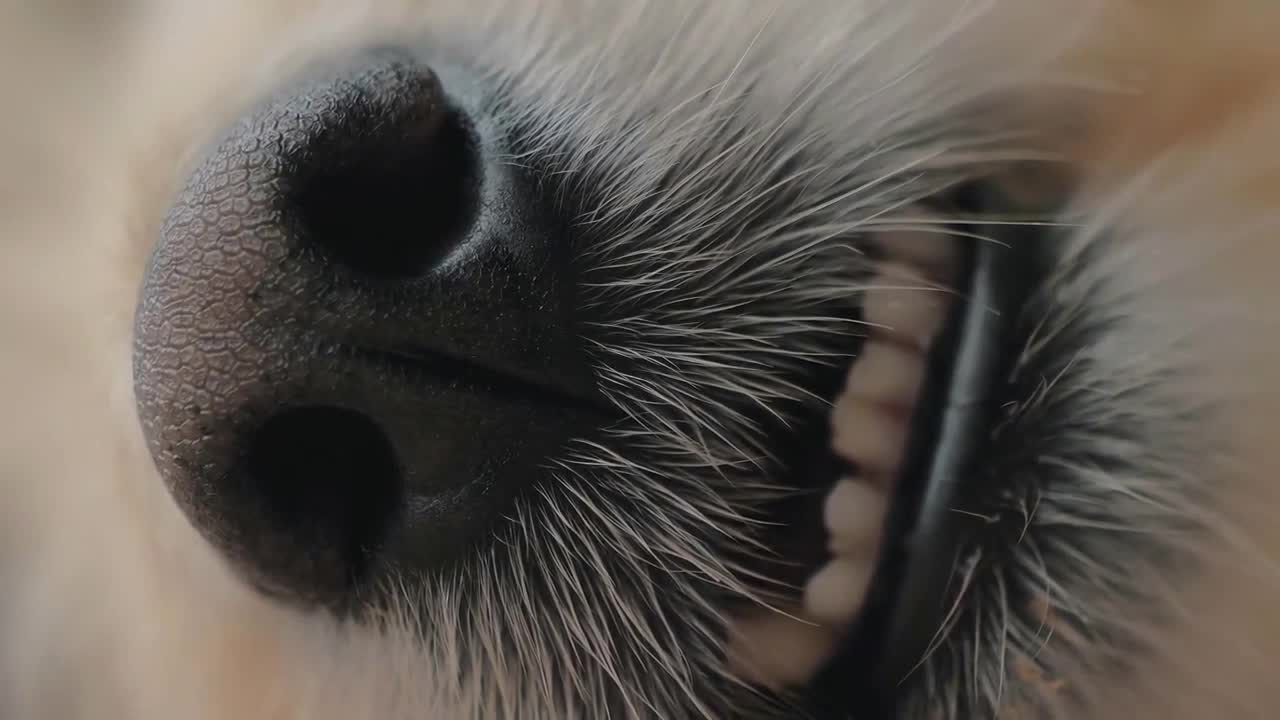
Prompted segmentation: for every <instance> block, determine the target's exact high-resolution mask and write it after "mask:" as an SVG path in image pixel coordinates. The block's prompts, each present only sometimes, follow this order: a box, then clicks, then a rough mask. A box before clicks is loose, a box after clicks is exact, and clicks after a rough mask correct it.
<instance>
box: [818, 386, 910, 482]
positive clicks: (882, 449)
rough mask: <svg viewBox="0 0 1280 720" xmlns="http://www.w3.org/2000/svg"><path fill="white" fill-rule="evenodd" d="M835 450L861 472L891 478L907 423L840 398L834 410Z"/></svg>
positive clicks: (849, 398)
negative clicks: (855, 465)
mask: <svg viewBox="0 0 1280 720" xmlns="http://www.w3.org/2000/svg"><path fill="white" fill-rule="evenodd" d="M833 426H834V429H835V450H836V452H837V453H839V454H840V455H842V456H843V457H844V458H845V459H847V460H850V461H852V462H855V463H857V464H858V467H859V468H860V469H861V470H863V471H864V472H868V473H874V474H876V475H893V474H896V473H897V470H898V466H899V465H900V464H901V463H902V453H903V450H904V448H905V447H906V442H907V422H906V419H905V418H903V417H902V416H901V415H900V414H899V413H895V412H894V411H893V410H891V409H890V408H887V407H885V406H882V405H877V404H873V403H869V402H866V401H864V400H859V399H858V398H856V397H852V396H848V395H846V396H844V397H843V398H842V399H841V400H840V401H839V402H837V403H836V407H835V418H834V422H833Z"/></svg>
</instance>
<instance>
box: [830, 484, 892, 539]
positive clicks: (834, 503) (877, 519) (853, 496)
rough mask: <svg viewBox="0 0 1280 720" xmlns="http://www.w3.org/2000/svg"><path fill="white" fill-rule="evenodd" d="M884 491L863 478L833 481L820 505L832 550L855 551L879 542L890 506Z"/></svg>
mask: <svg viewBox="0 0 1280 720" xmlns="http://www.w3.org/2000/svg"><path fill="white" fill-rule="evenodd" d="M885 493H886V491H885V490H884V489H882V488H879V487H876V486H874V485H872V484H871V483H868V482H866V481H864V480H857V479H854V478H845V479H843V480H841V481H839V482H837V483H836V485H835V487H834V488H832V490H831V493H830V494H829V495H827V501H826V503H825V504H824V505H823V520H824V521H825V522H826V526H827V533H828V534H829V535H830V536H831V537H830V549H831V551H832V552H833V553H836V554H842V553H843V554H850V553H856V552H858V551H860V550H865V549H866V548H868V547H873V546H875V545H877V544H878V543H879V541H880V531H881V528H882V527H883V526H884V518H885V515H886V513H887V512H888V509H889V499H888V497H886V494H885Z"/></svg>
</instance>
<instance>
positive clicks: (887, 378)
mask: <svg viewBox="0 0 1280 720" xmlns="http://www.w3.org/2000/svg"><path fill="white" fill-rule="evenodd" d="M923 381H924V355H923V354H921V353H920V352H919V351H917V350H915V349H912V348H909V347H903V346H901V345H896V344H894V343H888V342H884V341H881V340H877V339H875V338H872V339H870V340H868V341H867V343H866V345H865V346H864V347H863V348H862V352H861V353H859V354H858V359H857V361H856V362H854V364H853V367H852V368H851V369H850V370H849V380H848V382H847V383H846V384H845V391H844V392H845V395H847V396H850V397H855V398H859V399H864V400H869V401H873V402H880V403H884V404H887V405H894V406H898V407H904V408H910V407H911V406H912V405H914V404H915V401H916V396H917V395H919V394H920V384H921V383H922V382H923Z"/></svg>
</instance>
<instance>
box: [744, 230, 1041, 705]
mask: <svg viewBox="0 0 1280 720" xmlns="http://www.w3.org/2000/svg"><path fill="white" fill-rule="evenodd" d="M956 224H957V223H955V221H954V220H952V221H948V219H947V217H946V216H944V215H940V214H938V213H936V212H930V211H923V214H922V215H921V216H919V217H912V218H911V219H910V221H909V222H904V223H903V225H902V228H901V229H889V230H886V231H882V232H877V233H875V234H874V235H873V237H872V238H870V249H869V252H868V254H869V255H871V256H872V258H873V260H874V261H875V262H874V267H875V269H874V271H873V273H872V276H871V277H870V279H869V280H868V281H867V282H866V289H865V290H864V291H863V301H862V304H861V307H862V317H861V322H862V323H864V324H865V326H866V328H867V330H866V337H865V339H864V341H863V344H862V347H861V348H860V350H859V351H858V353H857V355H856V356H855V357H854V358H853V360H852V363H851V364H850V365H849V366H848V370H847V373H846V374H845V377H844V379H843V384H842V386H841V388H840V390H839V392H838V394H837V395H836V397H835V398H834V400H833V401H832V403H831V407H830V413H829V423H828V431H829V445H828V446H827V448H826V449H825V450H824V452H823V454H824V456H825V457H823V458H822V459H821V461H820V462H817V463H815V464H814V467H817V468H819V469H818V470H816V471H815V472H816V474H817V475H818V476H819V477H818V479H816V480H813V481H812V482H811V483H810V487H814V488H816V490H817V492H816V495H817V501H816V502H810V503H808V504H807V505H805V506H804V508H803V510H801V511H800V512H799V513H798V514H795V513H793V514H792V515H791V516H790V517H788V518H786V520H785V521H781V522H779V523H778V527H779V528H780V529H779V531H778V532H779V534H780V535H786V536H787V538H786V539H784V540H781V541H779V544H780V545H781V546H783V547H788V548H793V547H797V546H799V547H802V548H803V550H802V551H801V552H799V553H798V554H799V555H801V556H803V557H802V558H800V560H801V562H800V564H801V565H802V566H803V567H802V569H801V570H800V571H799V578H798V579H799V582H798V583H796V584H795V585H794V586H793V589H792V592H790V593H782V594H780V595H775V596H773V597H771V598H770V602H767V603H761V604H753V605H750V606H747V607H743V608H738V609H735V610H734V611H733V612H732V613H731V620H730V626H729V631H728V635H729V637H728V648H727V653H726V662H727V664H728V666H729V670H730V672H731V673H732V674H733V675H734V676H736V677H738V678H739V679H741V680H744V681H746V682H748V683H751V684H755V685H759V686H764V687H767V688H770V689H772V690H774V691H782V692H785V691H789V690H796V689H801V688H808V690H807V693H806V697H808V698H809V699H810V700H811V701H816V702H817V703H819V705H820V706H823V707H827V706H830V705H831V704H832V703H834V704H836V705H847V704H848V703H849V702H850V699H849V698H850V697H851V696H853V695H856V696H857V700H856V702H857V705H858V707H862V708H865V707H880V708H883V707H885V706H886V705H888V704H892V703H893V699H892V698H893V696H894V695H895V688H896V687H897V686H898V685H900V684H901V682H902V681H903V680H904V679H906V678H907V677H908V676H909V675H910V674H911V673H912V672H913V671H914V670H915V669H916V668H917V667H918V664H919V663H920V662H921V661H922V659H923V658H925V657H926V655H927V654H928V652H929V650H930V648H931V646H932V644H933V643H934V642H935V641H936V640H937V638H938V633H939V632H940V628H944V627H945V625H946V618H947V614H948V601H947V598H948V595H949V593H950V592H951V591H953V590H954V588H952V587H951V586H950V583H951V581H952V577H953V575H954V571H955V568H956V563H957V561H958V559H959V557H960V549H961V548H962V547H963V546H964V541H965V540H966V537H967V536H968V535H969V534H970V533H971V532H972V528H973V522H974V518H966V517H962V516H961V515H959V514H958V512H959V511H958V510H956V509H955V508H956V507H957V506H958V505H960V504H962V503H961V502H959V500H961V499H969V498H972V497H973V495H974V494H975V493H982V492H984V490H983V488H981V487H979V486H980V485H982V482H983V481H982V480H981V479H980V478H981V473H980V472H979V469H978V467H977V464H978V463H980V462H981V458H982V455H983V451H984V449H985V448H984V444H985V442H986V440H987V438H988V437H989V435H990V431H991V429H992V428H993V427H994V426H995V424H996V423H997V422H998V421H999V415H1000V412H1001V404H1000V402H999V399H998V398H999V397H1000V393H999V390H1000V386H1001V384H1002V383H1004V382H1005V381H1006V380H1007V378H1008V375H1009V373H1010V372H1011V370H1012V365H1013V360H1014V358H1016V357H1017V352H1018V345H1017V340H1018V338H1017V336H1016V332H1015V331H1016V328H1015V327H1014V320H1015V317H1016V311H1017V310H1018V308H1019V307H1020V306H1021V305H1022V304H1023V303H1025V302H1026V300H1027V298H1028V296H1029V293H1030V290H1031V286H1032V282H1033V280H1032V279H1033V278H1034V277H1035V276H1036V270H1037V262H1036V258H1035V256H1034V253H1033V251H1032V249H1031V247H1030V246H1031V245H1032V244H1031V243H1026V242H1019V240H1020V239H1023V240H1025V239H1026V238H1019V237H1015V236H1014V235H1015V233H1010V232H1007V231H1006V229H1004V228H998V227H994V228H993V227H981V226H975V227H973V228H972V230H971V231H957V230H956ZM797 537H798V538H800V539H799V540H797V539H796V538H797ZM815 545H816V547H815ZM789 559H793V558H789ZM775 600H776V601H775Z"/></svg>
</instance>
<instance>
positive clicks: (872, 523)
mask: <svg viewBox="0 0 1280 720" xmlns="http://www.w3.org/2000/svg"><path fill="white" fill-rule="evenodd" d="M907 222H908V221H904V225H906V224H907ZM915 222H917V223H919V224H921V225H924V224H928V226H929V227H928V228H926V229H915V230H893V231H888V232H883V233H879V234H878V235H876V236H875V238H874V242H875V243H876V244H877V245H878V248H879V250H880V256H881V257H882V258H883V262H882V263H881V264H880V266H879V269H878V271H877V274H876V276H875V277H874V278H873V279H872V280H871V281H870V282H869V283H868V290H867V291H866V293H865V295H864V301H863V320H865V321H866V322H867V323H868V324H870V325H872V326H873V327H874V328H875V329H874V330H873V332H872V334H871V337H870V338H868V340H867V341H866V344H865V345H864V347H863V350H862V352H861V354H860V355H859V357H858V358H857V360H856V361H855V362H854V363H853V366H852V367H851V368H850V370H849V375H848V378H847V380H846V382H845V387H844V389H843V391H842V392H841V393H840V396H839V397H838V398H837V399H836V402H835V407H834V408H833V410H832V431H833V438H832V445H833V447H834V449H835V451H836V453H837V454H839V455H840V456H842V457H844V458H845V459H846V460H848V461H850V462H852V463H853V464H854V465H855V467H856V473H855V475H854V476H851V477H845V478H843V479H841V480H839V481H838V482H837V483H836V484H835V486H834V487H832V489H831V492H830V493H828V495H827V498H826V500H825V502H824V504H823V509H822V515H823V524H824V526H825V527H826V530H827V547H828V549H829V550H830V552H831V555H832V556H831V559H830V561H828V562H827V563H826V564H825V565H823V566H822V567H821V568H819V569H818V571H817V572H815V573H814V574H813V575H812V576H811V577H810V578H809V580H808V582H807V583H805V586H804V590H803V595H802V597H801V598H799V600H800V603H799V607H795V608H788V609H786V611H785V612H778V611H775V610H769V609H766V608H754V607H753V608H750V609H748V610H746V611H743V612H741V613H738V614H736V615H734V616H733V617H732V619H731V621H730V627H729V644H728V648H727V657H726V661H727V663H728V666H729V670H730V672H732V673H733V674H734V675H736V676H737V677H738V678H740V679H742V680H743V681H745V682H750V683H755V684H758V685H763V686H765V687H769V688H772V689H775V690H781V689H783V688H787V687H791V686H797V685H803V684H804V683H807V682H808V681H809V680H810V679H812V677H813V675H814V673H816V672H817V671H818V669H819V668H820V667H821V666H822V664H823V663H825V662H826V661H827V660H828V659H829V658H830V657H831V655H832V654H833V652H834V650H835V647H836V644H837V643H838V642H839V640H840V638H841V637H842V636H843V635H844V631H845V630H846V629H847V628H848V627H849V626H850V624H852V623H853V621H854V620H855V619H856V618H857V616H858V613H859V612H860V611H861V610H862V607H863V605H864V604H865V603H866V599H867V591H868V589H869V588H870V586H871V582H872V580H873V578H874V575H875V571H876V565H877V562H878V560H879V557H880V545H881V539H882V535H883V532H884V524H885V519H886V517H887V516H888V512H889V504H890V497H891V496H890V493H891V492H892V491H893V486H894V485H895V484H896V481H897V474H898V469H899V467H900V466H901V464H902V461H903V453H904V451H905V449H906V443H907V439H908V433H909V431H910V426H911V416H912V414H913V412H914V410H915V406H916V403H917V399H918V397H919V394H920V388H921V387H922V386H923V384H924V378H925V371H926V360H927V357H928V354H929V350H930V347H931V345H932V344H933V341H934V338H935V337H937V335H938V333H939V331H940V330H941V328H942V324H943V322H944V321H945V319H946V314H947V310H948V309H949V307H950V304H951V295H950V294H949V293H948V292H947V291H946V290H944V289H943V287H942V286H945V285H947V284H950V283H951V282H953V281H954V276H955V274H956V273H957V272H958V270H959V268H960V259H961V257H960V247H959V246H958V244H957V243H956V242H955V240H954V239H953V238H951V237H950V236H948V235H947V234H946V233H945V232H943V231H942V230H941V229H939V230H938V231H934V230H933V229H932V228H933V226H934V225H939V226H940V225H941V221H940V220H939V221H934V220H932V219H929V218H928V217H926V218H925V219H923V220H920V219H917V220H916V221H915ZM940 284H941V285H940Z"/></svg>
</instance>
